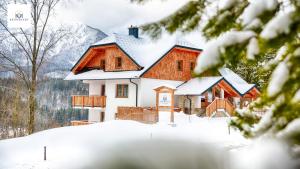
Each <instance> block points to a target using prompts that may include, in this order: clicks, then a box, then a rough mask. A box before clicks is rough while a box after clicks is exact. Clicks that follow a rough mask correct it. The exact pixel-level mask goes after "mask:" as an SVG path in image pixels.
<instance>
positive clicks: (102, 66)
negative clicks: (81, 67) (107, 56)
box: [100, 59, 105, 70]
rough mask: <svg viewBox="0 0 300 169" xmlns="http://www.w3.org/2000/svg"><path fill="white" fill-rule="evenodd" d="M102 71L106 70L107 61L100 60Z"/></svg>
mask: <svg viewBox="0 0 300 169" xmlns="http://www.w3.org/2000/svg"><path fill="white" fill-rule="evenodd" d="M100 69H103V70H105V60H104V59H102V60H100Z"/></svg>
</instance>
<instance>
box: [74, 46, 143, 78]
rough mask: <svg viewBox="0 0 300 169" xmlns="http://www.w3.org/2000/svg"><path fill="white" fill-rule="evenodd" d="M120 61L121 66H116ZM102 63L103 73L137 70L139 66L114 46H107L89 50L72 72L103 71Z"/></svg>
mask: <svg viewBox="0 0 300 169" xmlns="http://www.w3.org/2000/svg"><path fill="white" fill-rule="evenodd" d="M120 61H121V66H120V65H117V64H118V63H120ZM101 63H102V65H101ZM103 63H105V66H104V67H105V71H125V70H139V66H138V65H136V64H135V63H134V62H133V61H132V60H131V59H130V58H129V57H128V56H127V55H126V54H125V53H124V52H122V51H121V50H120V49H119V48H118V47H117V46H116V45H109V46H101V47H94V48H92V49H90V50H89V51H88V52H87V53H86V55H85V56H84V58H83V59H82V61H80V62H79V63H78V64H77V65H76V67H75V69H73V72H74V73H79V72H81V71H82V70H85V69H103Z"/></svg>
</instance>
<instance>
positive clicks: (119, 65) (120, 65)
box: [115, 57, 122, 68]
mask: <svg viewBox="0 0 300 169" xmlns="http://www.w3.org/2000/svg"><path fill="white" fill-rule="evenodd" d="M115 66H116V68H122V58H121V57H116V60H115Z"/></svg>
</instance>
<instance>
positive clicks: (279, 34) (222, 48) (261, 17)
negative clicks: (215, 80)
mask: <svg viewBox="0 0 300 169" xmlns="http://www.w3.org/2000/svg"><path fill="white" fill-rule="evenodd" d="M133 1H135V2H145V1H143V0H133ZM142 28H143V30H144V31H146V32H147V33H148V34H150V35H151V36H153V37H159V36H160V35H161V33H162V32H163V31H164V30H166V31H168V32H170V33H173V32H175V31H176V30H179V31H184V32H189V31H192V30H195V29H196V28H198V29H200V30H201V32H202V34H203V35H204V37H205V38H206V39H207V40H208V42H207V46H206V47H205V49H204V52H203V53H202V56H201V57H200V59H199V60H198V64H197V66H196V69H195V72H196V73H198V74H201V73H203V72H205V71H207V70H208V69H209V70H217V68H219V67H222V66H224V65H226V66H228V67H231V68H233V69H234V70H235V71H237V72H238V73H240V74H242V75H243V76H244V77H249V79H247V78H246V80H249V81H250V82H256V83H259V84H260V87H261V90H262V94H261V97H260V98H259V99H258V100H257V102H256V103H255V104H253V105H251V107H250V108H249V110H248V111H246V112H244V111H243V113H238V115H237V117H236V119H234V120H233V121H232V125H233V126H236V127H237V128H238V129H240V130H241V131H242V132H243V133H244V134H245V135H246V136H248V137H258V136H262V135H268V136H272V137H277V138H289V139H288V140H297V138H299V133H300V131H299V130H300V123H299V118H300V38H299V35H300V34H299V32H300V1H299V0H253V1H250V0H249V1H247V0H220V1H209V0H194V1H189V2H188V3H187V4H186V5H184V6H183V7H182V8H180V9H179V10H178V11H176V12H175V13H173V14H172V15H170V16H168V17H166V18H163V19H162V20H160V21H158V22H154V23H149V24H146V25H144V26H142ZM208 59H216V61H214V62H213V63H212V64H211V65H209V67H204V66H203V65H205V63H201V62H205V61H207V60H208ZM247 74H248V75H247ZM270 74H271V78H269V75H270ZM259 81H262V82H259ZM257 108H263V109H268V111H267V113H266V115H265V116H263V118H262V119H261V120H259V122H258V124H256V122H257V121H258V119H257V116H255V115H253V114H254V112H255V111H254V110H255V109H257ZM251 114H252V115H251ZM297 119H298V120H297ZM294 126H298V127H294ZM293 127H294V128H296V129H294V130H292V129H291V128H293ZM292 131H293V133H298V134H291V133H289V132H292ZM283 133H285V134H283ZM288 133H289V134H288ZM283 135H286V136H287V135H288V137H284V136H283ZM290 143H292V145H293V146H297V145H299V141H298V142H296V141H291V142H290Z"/></svg>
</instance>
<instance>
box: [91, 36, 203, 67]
mask: <svg viewBox="0 0 300 169" xmlns="http://www.w3.org/2000/svg"><path fill="white" fill-rule="evenodd" d="M111 43H115V44H117V45H118V46H119V47H120V48H121V49H122V50H124V52H126V54H128V55H129V56H130V57H131V58H132V59H133V60H134V61H135V62H136V63H137V64H139V65H140V66H142V67H144V68H145V69H144V71H145V70H147V69H148V68H149V67H150V66H151V65H152V64H154V63H155V62H156V61H157V60H159V59H160V58H161V57H162V56H163V55H164V54H166V53H167V52H168V51H169V50H170V49H172V48H173V47H174V46H181V47H187V48H193V49H199V50H200V48H198V47H197V46H196V45H194V44H192V43H190V42H188V41H186V40H184V39H179V38H176V37H175V36H163V37H162V38H160V39H159V40H156V41H153V40H151V39H149V38H147V37H143V38H141V37H139V38H135V37H134V36H131V35H122V34H116V33H114V34H113V35H111V36H108V37H106V38H104V39H102V40H100V41H99V42H96V43H95V44H93V45H92V46H99V45H105V44H111Z"/></svg>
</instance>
